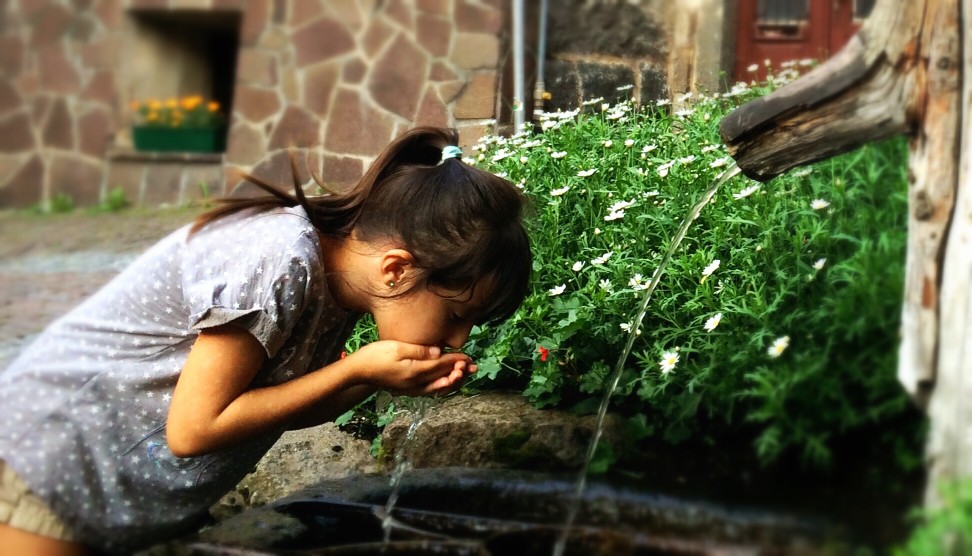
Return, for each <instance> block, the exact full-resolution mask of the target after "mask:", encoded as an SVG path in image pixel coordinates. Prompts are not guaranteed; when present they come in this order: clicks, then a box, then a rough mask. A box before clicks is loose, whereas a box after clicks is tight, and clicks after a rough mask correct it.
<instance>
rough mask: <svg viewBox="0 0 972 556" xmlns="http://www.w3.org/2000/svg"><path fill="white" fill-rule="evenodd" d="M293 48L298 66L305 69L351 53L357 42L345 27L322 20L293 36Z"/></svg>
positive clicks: (328, 20) (334, 22) (329, 20)
mask: <svg viewBox="0 0 972 556" xmlns="http://www.w3.org/2000/svg"><path fill="white" fill-rule="evenodd" d="M293 46H294V51H295V52H296V55H297V66H299V67H304V66H308V65H310V64H314V63H317V62H321V61H324V60H330V59H333V58H336V57H338V56H341V55H342V54H346V53H348V52H351V51H352V50H354V48H355V42H354V37H352V36H351V34H350V33H349V32H348V31H347V29H345V27H344V26H343V25H341V24H340V23H338V22H337V21H334V20H332V19H327V18H321V19H319V20H317V21H315V22H314V23H311V24H309V25H306V26H304V27H301V28H300V29H299V30H297V31H296V32H295V33H294V35H293Z"/></svg>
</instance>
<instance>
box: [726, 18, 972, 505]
mask: <svg viewBox="0 0 972 556" xmlns="http://www.w3.org/2000/svg"><path fill="white" fill-rule="evenodd" d="M959 2H961V4H962V10H963V11H962V12H961V14H965V16H966V18H969V16H970V15H972V0H915V1H909V2H900V1H898V0H879V1H878V3H877V5H876V6H875V8H874V11H873V13H872V15H871V17H870V18H869V19H868V20H867V21H866V22H865V24H864V26H863V27H862V29H861V31H860V33H858V35H857V36H855V37H854V38H853V39H852V40H851V42H850V43H849V44H848V46H847V47H845V48H844V50H842V51H841V52H840V53H838V54H837V55H836V56H834V57H833V58H831V59H830V60H828V61H827V62H826V63H824V64H822V65H821V66H820V67H818V68H817V69H815V70H814V71H813V72H811V73H810V74H808V75H806V76H804V77H803V78H801V79H799V80H797V81H795V82H793V83H791V84H789V85H787V86H785V87H783V88H782V89H780V90H778V91H775V92H773V93H772V94H770V95H767V96H766V97H764V98H762V99H757V100H755V101H753V102H750V103H748V104H746V105H743V106H741V107H740V108H739V109H737V110H736V111H734V112H733V113H732V114H730V115H729V116H727V117H726V118H725V119H724V120H723V122H722V126H721V133H722V138H723V141H724V142H725V143H726V145H727V147H728V150H729V153H730V154H731V155H732V156H733V157H734V158H735V159H736V161H737V164H738V165H739V167H740V168H741V169H742V170H743V172H744V173H745V174H746V175H748V176H750V177H751V178H754V179H758V180H768V179H771V178H772V177H774V176H777V175H779V174H781V173H783V172H785V171H786V170H788V169H790V168H792V167H794V166H798V165H801V164H807V163H810V162H815V161H817V160H822V159H825V158H829V157H831V156H834V155H836V154H840V153H843V152H846V151H849V150H851V149H854V148H856V147H858V146H860V145H862V144H864V143H866V142H870V141H875V140H879V139H883V138H886V137H890V136H892V135H897V134H900V133H907V134H908V135H910V136H911V143H910V161H909V174H908V182H909V191H908V202H909V208H908V216H909V217H908V252H907V266H906V277H905V296H904V306H903V309H902V322H901V334H902V341H901V347H900V353H899V362H898V377H899V379H900V380H901V382H902V384H903V385H904V386H905V388H906V389H907V390H908V392H909V393H910V394H911V395H912V397H913V398H914V399H915V400H916V402H917V403H919V404H920V405H922V406H926V405H927V407H928V411H929V415H930V417H931V421H932V423H931V431H930V436H929V441H928V450H927V456H928V466H929V479H930V480H929V490H928V491H927V493H928V496H927V500H928V502H929V503H930V504H932V505H935V504H937V502H938V499H937V491H936V488H937V486H936V483H938V482H940V481H943V480H951V479H956V478H958V477H969V476H972V296H970V295H969V294H968V291H967V290H968V286H967V285H968V283H969V281H970V279H972V183H970V180H972V169H970V164H972V77H970V76H972V32H965V33H963V28H962V27H961V21H962V19H961V17H960V16H961V14H960V12H959ZM966 27H968V24H966ZM963 76H964V79H963ZM960 124H961V127H960ZM953 208H957V210H956V211H955V214H954V216H953ZM941 300H945V303H941ZM932 386H934V389H933V388H932ZM929 397H930V400H929Z"/></svg>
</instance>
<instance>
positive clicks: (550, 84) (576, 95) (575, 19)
mask: <svg viewBox="0 0 972 556" xmlns="http://www.w3.org/2000/svg"><path fill="white" fill-rule="evenodd" d="M668 3H669V2H667V0H632V1H628V2H618V1H613V0H563V1H558V2H550V3H549V5H550V15H549V19H548V40H547V63H546V68H545V70H544V74H545V75H544V85H545V88H546V90H547V91H548V92H549V93H550V94H551V98H550V100H548V101H547V102H546V103H545V106H544V109H545V110H547V111H556V110H572V109H574V108H576V107H577V106H580V104H581V102H583V101H584V100H589V99H592V98H598V97H603V98H604V99H605V100H606V101H616V100H619V99H625V98H632V97H633V98H634V99H635V100H637V101H639V102H642V103H644V102H653V101H655V100H657V99H661V98H668V95H669V86H668V63H669V60H668V52H669V46H668V45H669V40H670V37H669V35H668V33H667V32H666V25H665V20H666V16H667V14H666V11H665V8H666V7H667V4H668ZM629 85H631V86H633V87H632V89H631V90H621V91H619V90H618V88H619V87H626V86H629Z"/></svg>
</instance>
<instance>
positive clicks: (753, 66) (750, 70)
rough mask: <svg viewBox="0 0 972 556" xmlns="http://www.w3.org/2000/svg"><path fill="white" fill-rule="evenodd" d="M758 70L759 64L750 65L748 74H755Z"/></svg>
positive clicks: (747, 68) (747, 69)
mask: <svg viewBox="0 0 972 556" xmlns="http://www.w3.org/2000/svg"><path fill="white" fill-rule="evenodd" d="M758 69H759V64H749V66H747V67H746V71H748V72H754V71H756V70H758Z"/></svg>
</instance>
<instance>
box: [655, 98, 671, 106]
mask: <svg viewBox="0 0 972 556" xmlns="http://www.w3.org/2000/svg"><path fill="white" fill-rule="evenodd" d="M671 103H672V101H671V100H669V99H667V98H660V99H658V100H656V101H655V106H668V105H669V104H671Z"/></svg>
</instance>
